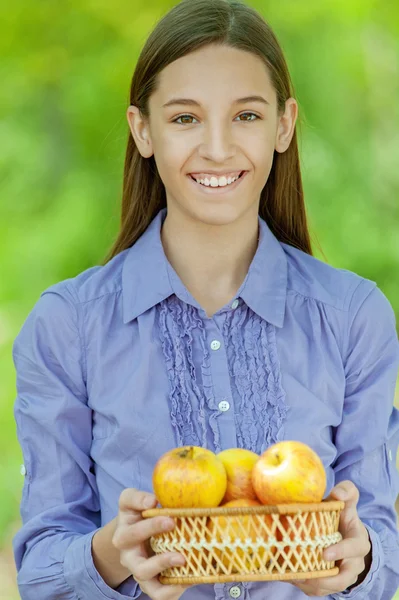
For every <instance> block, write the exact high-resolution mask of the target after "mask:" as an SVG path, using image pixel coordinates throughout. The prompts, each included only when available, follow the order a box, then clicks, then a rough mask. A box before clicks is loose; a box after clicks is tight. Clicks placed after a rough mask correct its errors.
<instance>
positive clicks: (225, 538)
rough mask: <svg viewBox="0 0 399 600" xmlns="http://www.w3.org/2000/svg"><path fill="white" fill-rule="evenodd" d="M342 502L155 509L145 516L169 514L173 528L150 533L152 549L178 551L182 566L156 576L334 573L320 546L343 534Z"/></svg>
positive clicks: (175, 580)
mask: <svg viewBox="0 0 399 600" xmlns="http://www.w3.org/2000/svg"><path fill="white" fill-rule="evenodd" d="M344 507H345V504H344V502H340V501H323V502H320V503H317V504H316V503H314V504H279V505H277V506H251V507H229V508H223V507H217V508H153V509H149V510H145V511H143V513H142V516H143V518H150V517H156V516H169V517H171V518H173V519H174V520H175V523H176V526H175V528H174V529H173V530H172V531H166V532H164V533H160V534H158V535H156V536H153V537H151V539H150V545H151V548H152V549H153V551H154V552H155V554H159V553H162V552H171V551H176V552H179V553H181V554H182V555H183V556H184V557H185V558H186V564H185V565H183V566H177V567H170V568H168V569H166V570H165V571H162V574H161V575H160V576H159V581H160V582H161V583H164V584H183V585H187V584H188V585H190V584H191V585H196V584H199V583H223V582H231V581H273V580H274V581H275V580H281V581H287V580H290V579H311V578H315V577H326V576H331V575H336V574H337V573H338V572H339V569H338V567H336V566H335V562H334V561H325V560H324V559H323V550H324V548H327V546H331V545H332V544H335V543H337V542H339V541H340V540H341V539H342V536H341V534H340V533H339V531H338V524H339V516H340V513H341V511H342V509H343V508H344Z"/></svg>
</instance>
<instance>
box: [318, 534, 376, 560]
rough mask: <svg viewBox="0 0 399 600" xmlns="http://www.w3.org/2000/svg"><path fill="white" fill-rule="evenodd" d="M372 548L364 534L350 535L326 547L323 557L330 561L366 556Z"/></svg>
mask: <svg viewBox="0 0 399 600" xmlns="http://www.w3.org/2000/svg"><path fill="white" fill-rule="evenodd" d="M370 549H371V544H370V542H369V540H368V539H367V538H366V537H364V536H363V535H361V536H357V537H348V538H346V539H343V540H341V541H340V542H338V543H337V544H333V545H332V546H329V547H328V548H326V549H325V550H324V552H323V558H324V560H328V561H330V560H341V559H344V558H364V557H365V556H366V555H367V554H368V553H369V552H370Z"/></svg>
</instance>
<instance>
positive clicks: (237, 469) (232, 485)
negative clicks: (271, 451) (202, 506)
mask: <svg viewBox="0 0 399 600" xmlns="http://www.w3.org/2000/svg"><path fill="white" fill-rule="evenodd" d="M216 456H217V457H218V458H219V460H221V461H222V463H223V464H224V468H225V469H226V473H227V489H226V493H225V496H224V498H223V500H222V503H223V504H224V503H225V502H229V501H230V500H238V499H240V498H252V500H257V497H256V494H255V491H254V488H253V486H252V477H251V475H252V469H253V467H254V465H255V463H256V462H257V460H258V459H259V454H256V453H255V452H252V451H251V450H246V449H245V448H228V449H227V450H223V451H222V452H219V453H218V454H217V455H216Z"/></svg>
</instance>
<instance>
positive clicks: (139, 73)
mask: <svg viewBox="0 0 399 600" xmlns="http://www.w3.org/2000/svg"><path fill="white" fill-rule="evenodd" d="M208 44H219V45H223V46H229V47H232V48H237V49H240V50H244V51H247V52H252V53H253V54H255V55H256V56H259V57H260V58H261V59H262V60H263V61H264V63H265V65H266V67H267V68H268V70H269V73H270V77H271V82H272V85H273V86H274V88H275V90H276V97H277V110H278V113H279V115H281V114H283V113H284V109H285V101H286V100H287V99H288V98H290V97H294V87H293V84H292V81H291V78H290V74H289V71H288V67H287V64H286V61H285V59H284V56H283V52H282V49H281V47H280V45H279V43H278V41H277V39H276V36H275V35H274V33H273V31H272V30H271V28H270V26H269V25H268V24H267V23H266V21H265V20H264V19H263V17H262V16H261V15H260V14H259V13H258V12H257V11H256V10H255V9H253V8H251V7H249V6H247V5H246V4H244V3H243V2H241V1H240V0H182V1H181V2H179V4H177V5H176V6H174V7H173V8H172V9H171V10H170V11H169V12H168V13H167V14H166V15H165V16H164V17H163V18H162V19H161V20H160V21H159V22H158V23H157V25H156V27H155V29H153V31H152V32H151V34H150V36H149V37H148V38H147V41H146V43H145V45H144V47H143V49H142V51H141V54H140V56H139V58H138V61H137V64H136V68H135V71H134V74H133V78H132V83H131V88H130V104H131V105H134V106H137V107H138V108H139V110H140V112H141V115H142V117H143V118H146V119H149V108H148V101H149V97H150V96H151V94H152V93H153V92H155V91H156V89H157V85H158V79H157V76H158V73H160V72H161V71H162V70H163V69H164V68H165V67H166V66H167V65H168V64H170V63H172V62H174V61H175V60H177V59H178V58H181V57H183V56H185V55H186V54H189V53H190V52H193V51H195V50H197V49H199V48H201V47H203V46H206V45H208ZM298 123H299V116H298V119H297V124H298ZM164 207H166V192H165V187H164V184H163V182H162V180H161V178H160V176H159V173H158V169H157V166H156V163H155V160H154V156H151V157H150V158H144V157H143V156H141V154H140V152H139V150H138V148H137V146H136V143H135V141H134V139H133V136H132V134H131V131H130V128H129V127H128V141H127V150H126V157H125V164H124V176H123V196H122V213H121V228H120V231H119V234H118V237H117V239H116V241H115V242H114V244H113V246H112V247H111V249H110V251H109V253H108V255H107V256H106V258H105V259H104V262H103V264H106V263H107V262H108V261H109V260H111V259H112V258H113V257H114V256H116V255H117V254H119V253H120V252H122V250H125V249H126V248H129V247H130V246H132V245H133V244H134V243H135V242H136V240H137V239H138V238H139V237H140V236H141V235H142V234H143V233H144V231H145V230H146V229H147V227H148V225H149V224H150V223H151V221H152V220H153V219H154V218H155V216H156V214H157V213H158V212H159V211H160V210H161V209H162V208H164ZM259 215H260V216H261V217H262V218H263V219H264V220H265V221H266V223H267V224H268V226H269V228H270V229H271V231H272V232H273V233H274V235H275V236H276V237H277V239H278V240H280V241H281V242H285V243H287V244H290V245H291V246H295V247H296V248H299V249H300V250H302V251H303V252H306V253H308V254H311V255H313V252H312V245H311V239H310V235H309V231H308V223H307V216H306V208H305V203H304V195H303V188H302V177H301V171H300V164H299V154H298V144H297V132H296V127H295V131H294V135H293V137H292V139H291V143H290V145H289V147H288V149H287V150H286V151H285V152H283V153H279V152H276V151H275V153H274V158H273V165H272V168H271V171H270V174H269V177H268V180H267V182H266V184H265V187H264V188H263V190H262V192H261V195H260V203H259ZM317 244H318V243H317Z"/></svg>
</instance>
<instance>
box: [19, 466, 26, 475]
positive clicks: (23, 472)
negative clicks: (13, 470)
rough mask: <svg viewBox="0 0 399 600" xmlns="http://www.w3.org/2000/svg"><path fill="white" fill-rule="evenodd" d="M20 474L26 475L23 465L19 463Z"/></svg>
mask: <svg viewBox="0 0 399 600" xmlns="http://www.w3.org/2000/svg"><path fill="white" fill-rule="evenodd" d="M19 472H20V473H21V475H26V467H25V465H21V468H20V471H19Z"/></svg>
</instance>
